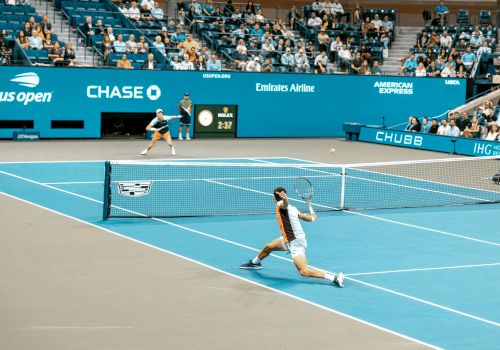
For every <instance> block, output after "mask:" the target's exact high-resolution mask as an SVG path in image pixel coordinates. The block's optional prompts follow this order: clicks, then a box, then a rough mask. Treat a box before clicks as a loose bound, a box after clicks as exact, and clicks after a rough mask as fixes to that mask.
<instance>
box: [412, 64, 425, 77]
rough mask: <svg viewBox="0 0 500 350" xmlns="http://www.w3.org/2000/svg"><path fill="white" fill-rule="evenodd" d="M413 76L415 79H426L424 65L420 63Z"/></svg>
mask: <svg viewBox="0 0 500 350" xmlns="http://www.w3.org/2000/svg"><path fill="white" fill-rule="evenodd" d="M415 76H416V77H426V76H427V71H426V69H425V67H424V63H423V62H420V63H419V64H418V66H417V69H416V70H415Z"/></svg>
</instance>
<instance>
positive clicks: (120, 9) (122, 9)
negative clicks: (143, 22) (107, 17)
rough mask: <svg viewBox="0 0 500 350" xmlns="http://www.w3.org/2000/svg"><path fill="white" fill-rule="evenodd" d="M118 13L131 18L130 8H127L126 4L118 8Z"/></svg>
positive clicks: (122, 3) (121, 4)
mask: <svg viewBox="0 0 500 350" xmlns="http://www.w3.org/2000/svg"><path fill="white" fill-rule="evenodd" d="M118 11H120V12H121V13H122V14H123V15H124V16H125V17H127V18H129V17H130V14H129V12H128V8H126V7H125V3H124V2H121V3H120V5H119V7H118Z"/></svg>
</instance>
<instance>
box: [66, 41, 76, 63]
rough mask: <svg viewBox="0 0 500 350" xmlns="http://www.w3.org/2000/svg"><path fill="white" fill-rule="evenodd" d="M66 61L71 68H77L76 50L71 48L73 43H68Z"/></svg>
mask: <svg viewBox="0 0 500 350" xmlns="http://www.w3.org/2000/svg"><path fill="white" fill-rule="evenodd" d="M64 61H66V62H68V65H69V66H73V67H74V66H76V54H75V50H73V48H72V47H71V43H70V42H69V41H68V42H67V43H66V46H65V47H64Z"/></svg>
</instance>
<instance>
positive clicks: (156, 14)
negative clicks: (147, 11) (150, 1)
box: [151, 2, 164, 21]
mask: <svg viewBox="0 0 500 350" xmlns="http://www.w3.org/2000/svg"><path fill="white" fill-rule="evenodd" d="M151 15H152V16H153V19H154V20H156V21H161V20H163V16H164V13H163V10H162V9H161V7H160V6H159V5H158V3H157V2H155V3H154V5H153V8H152V9H151Z"/></svg>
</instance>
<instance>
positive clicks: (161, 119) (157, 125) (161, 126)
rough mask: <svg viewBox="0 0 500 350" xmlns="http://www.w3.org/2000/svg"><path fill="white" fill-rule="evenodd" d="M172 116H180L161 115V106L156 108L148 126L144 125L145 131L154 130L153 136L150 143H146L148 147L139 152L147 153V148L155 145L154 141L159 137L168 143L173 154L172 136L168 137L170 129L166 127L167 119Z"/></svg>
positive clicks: (175, 116)
mask: <svg viewBox="0 0 500 350" xmlns="http://www.w3.org/2000/svg"><path fill="white" fill-rule="evenodd" d="M174 118H181V116H180V115H171V116H165V115H163V110H162V109H161V108H158V109H157V110H156V117H155V118H154V119H153V120H152V121H151V123H149V124H148V126H146V130H147V131H154V132H155V133H154V134H153V138H152V140H151V143H150V144H149V145H148V148H146V149H145V150H144V151H142V152H141V154H142V155H143V156H145V155H146V154H148V152H149V150H150V149H151V148H153V147H154V146H155V144H156V141H157V140H159V139H161V138H163V139H165V141H167V143H168V145H169V146H170V151H171V154H172V155H173V156H175V149H174V145H173V143H172V138H171V137H170V130H169V128H168V121H169V120H171V119H174Z"/></svg>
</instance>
